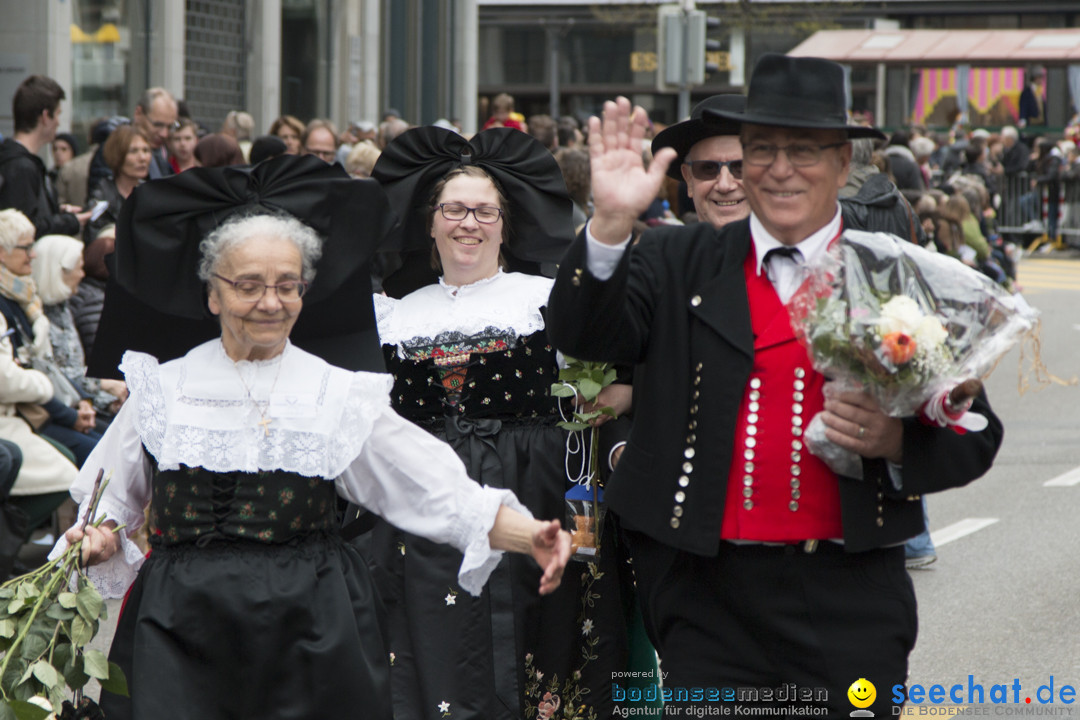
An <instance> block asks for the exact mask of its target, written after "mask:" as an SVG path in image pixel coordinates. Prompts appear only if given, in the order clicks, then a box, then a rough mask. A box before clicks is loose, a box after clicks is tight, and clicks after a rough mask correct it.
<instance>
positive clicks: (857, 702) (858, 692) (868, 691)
mask: <svg viewBox="0 0 1080 720" xmlns="http://www.w3.org/2000/svg"><path fill="white" fill-rule="evenodd" d="M847 696H848V700H850V701H851V704H852V705H854V706H855V707H857V708H868V707H870V706H871V705H873V704H874V700H875V699H876V698H877V688H875V687H874V683H872V682H870V681H869V680H867V679H866V678H859V679H858V680H856V681H855V682H853V683H851V687H849V688H848V691H847Z"/></svg>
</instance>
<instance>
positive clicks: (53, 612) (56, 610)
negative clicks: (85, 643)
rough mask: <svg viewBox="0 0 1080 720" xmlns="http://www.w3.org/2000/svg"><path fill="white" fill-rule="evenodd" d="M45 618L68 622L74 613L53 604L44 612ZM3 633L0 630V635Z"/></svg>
mask: <svg viewBox="0 0 1080 720" xmlns="http://www.w3.org/2000/svg"><path fill="white" fill-rule="evenodd" d="M45 617H50V618H52V619H53V620H70V619H71V618H73V617H75V613H74V611H72V610H68V609H66V608H63V607H61V606H60V603H53V604H52V605H50V606H49V609H48V610H46V611H45ZM2 623H3V620H0V627H2ZM2 634H3V631H2V630H0V635H2Z"/></svg>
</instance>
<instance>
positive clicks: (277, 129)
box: [270, 115, 304, 155]
mask: <svg viewBox="0 0 1080 720" xmlns="http://www.w3.org/2000/svg"><path fill="white" fill-rule="evenodd" d="M270 134H271V135H277V136H278V137H279V138H281V139H282V141H284V143H285V148H286V150H285V153H286V154H287V155H299V154H300V136H301V135H303V134H304V123H302V122H300V121H299V120H297V119H296V118H294V117H293V116H292V115H282V116H281V117H279V118H278V119H277V120H275V121H274V122H273V124H271V125H270Z"/></svg>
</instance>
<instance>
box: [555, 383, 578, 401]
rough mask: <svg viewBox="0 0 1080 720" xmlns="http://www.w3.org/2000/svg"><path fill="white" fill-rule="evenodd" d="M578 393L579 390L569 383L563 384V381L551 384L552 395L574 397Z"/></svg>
mask: <svg viewBox="0 0 1080 720" xmlns="http://www.w3.org/2000/svg"><path fill="white" fill-rule="evenodd" d="M576 394H577V391H576V390H574V388H572V387H570V386H569V385H563V384H562V383H552V385H551V396H552V397H560V398H569V397H574V395H576Z"/></svg>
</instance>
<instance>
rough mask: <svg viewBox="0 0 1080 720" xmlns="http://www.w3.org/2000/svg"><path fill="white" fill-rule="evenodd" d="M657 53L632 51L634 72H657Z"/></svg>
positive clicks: (631, 58)
mask: <svg viewBox="0 0 1080 720" xmlns="http://www.w3.org/2000/svg"><path fill="white" fill-rule="evenodd" d="M656 68H657V64H656V53H654V52H632V53H630V69H631V70H633V71H634V72H656Z"/></svg>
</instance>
